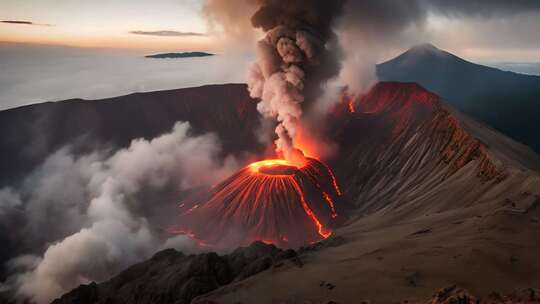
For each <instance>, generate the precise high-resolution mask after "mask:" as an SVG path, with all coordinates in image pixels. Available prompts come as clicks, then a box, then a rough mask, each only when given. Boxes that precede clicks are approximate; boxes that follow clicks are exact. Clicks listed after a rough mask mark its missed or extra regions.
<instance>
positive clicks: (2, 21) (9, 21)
mask: <svg viewBox="0 0 540 304" xmlns="http://www.w3.org/2000/svg"><path fill="white" fill-rule="evenodd" d="M0 22H1V23H8V24H19V25H35V26H52V24H42V23H34V22H31V21H25V20H1V21H0Z"/></svg>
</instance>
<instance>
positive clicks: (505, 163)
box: [334, 83, 540, 212]
mask: <svg viewBox="0 0 540 304" xmlns="http://www.w3.org/2000/svg"><path fill="white" fill-rule="evenodd" d="M354 105H355V107H356V110H355V113H350V112H345V111H342V112H341V114H338V115H339V116H338V117H339V119H340V120H346V122H345V123H342V124H338V125H336V126H335V127H334V128H335V129H334V132H335V135H334V138H335V139H336V140H337V141H338V143H339V146H340V148H341V151H340V153H339V155H340V159H341V158H343V157H344V158H345V159H344V162H338V163H337V164H336V165H337V166H338V168H339V169H338V168H337V169H338V170H340V169H341V168H342V169H341V170H340V171H341V174H342V177H343V178H345V179H346V180H348V181H349V182H348V183H346V184H345V185H344V190H345V192H346V193H348V194H349V195H350V196H351V197H352V198H353V199H354V200H355V202H356V204H357V205H358V206H359V207H360V209H361V210H362V211H364V212H368V211H377V210H380V209H383V208H390V207H392V208H397V207H400V208H403V204H405V203H407V204H410V203H413V202H414V201H415V200H417V199H421V200H422V199H425V198H428V197H429V196H430V195H431V196H434V197H436V196H437V195H439V194H440V193H441V192H443V191H445V189H446V188H445V185H451V186H452V187H455V186H457V185H461V184H463V186H467V188H464V189H461V191H458V189H456V191H455V194H453V195H456V194H457V195H459V196H460V197H461V200H460V201H462V202H461V204H464V205H465V204H468V203H473V202H475V201H478V200H480V199H481V197H482V196H483V195H485V194H486V191H487V190H489V189H491V188H492V187H494V186H495V185H499V184H504V181H505V180H507V179H511V177H512V175H513V173H517V172H523V171H528V170H538V169H539V168H540V160H539V157H538V155H536V154H535V153H534V152H532V151H531V150H530V149H529V148H527V147H525V146H523V145H521V144H518V143H516V142H514V141H512V140H510V139H508V138H506V137H505V136H503V135H501V134H499V133H497V132H495V131H493V130H492V129H490V128H489V127H487V126H485V125H483V124H481V123H478V122H474V121H473V120H471V119H469V118H467V117H466V116H465V115H463V114H460V113H458V112H457V111H455V110H453V109H451V108H450V107H449V106H448V105H446V104H444V102H443V101H442V100H441V99H440V97H438V96H437V95H434V94H433V93H430V92H428V91H426V90H425V89H423V88H422V87H420V86H418V85H417V84H413V83H379V84H378V85H376V86H375V87H374V88H373V89H372V90H371V91H370V92H369V93H368V94H366V95H365V96H362V97H361V98H359V99H358V100H356V101H354ZM359 132H360V133H361V134H360V135H358V133H359ZM351 163H353V164H355V165H354V166H351ZM463 175H466V177H462V178H459V177H461V176H463ZM474 185H479V186H480V185H482V187H480V188H475V187H474ZM465 189H470V190H471V191H465V192H466V194H467V195H468V196H470V197H468V196H464V194H462V193H461V192H462V191H463V190H465ZM473 189H474V190H477V191H478V192H477V191H472V190H473ZM447 191H448V192H449V194H452V193H451V192H452V191H450V190H447ZM458 193H459V194H458ZM455 198H456V197H455V196H452V195H447V196H443V198H441V199H442V201H441V199H438V201H439V202H438V204H436V205H434V204H425V205H424V206H422V208H429V209H431V210H442V209H445V208H450V207H457V202H455Z"/></svg>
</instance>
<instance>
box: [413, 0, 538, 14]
mask: <svg viewBox="0 0 540 304" xmlns="http://www.w3.org/2000/svg"><path fill="white" fill-rule="evenodd" d="M421 2H423V3H424V4H425V5H426V6H427V7H428V8H431V9H433V10H434V11H436V12H438V13H440V14H444V15H457V16H481V17H501V16H508V15H513V14H520V13H525V12H531V11H538V10H540V1H537V0H511V1H508V0H468V1H467V0H461V1H446V0H423V1H421Z"/></svg>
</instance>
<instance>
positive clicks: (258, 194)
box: [178, 158, 344, 247]
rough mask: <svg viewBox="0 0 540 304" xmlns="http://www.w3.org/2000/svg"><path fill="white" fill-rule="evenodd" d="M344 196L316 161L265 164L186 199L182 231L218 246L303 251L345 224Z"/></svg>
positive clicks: (330, 176) (275, 160)
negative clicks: (270, 246) (341, 211)
mask: <svg viewBox="0 0 540 304" xmlns="http://www.w3.org/2000/svg"><path fill="white" fill-rule="evenodd" d="M340 195H341V192H340V191H339V187H338V186H337V181H336V180H335V176H334V175H333V173H332V171H331V170H330V168H328V166H326V165H325V164H323V163H322V162H320V161H318V160H315V159H312V158H305V163H303V164H301V165H298V166H294V165H291V164H290V163H289V162H287V161H285V160H282V159H274V160H263V161H260V162H256V163H253V164H250V165H248V166H247V167H245V168H244V169H242V170H240V171H239V172H237V173H236V174H234V175H233V176H231V177H229V178H228V179H227V180H225V181H223V182H222V183H220V184H218V185H217V186H215V187H213V188H212V189H210V191H209V193H204V194H201V193H200V194H198V195H195V196H194V197H191V198H189V199H187V200H186V201H184V202H183V203H182V204H181V207H180V210H181V218H180V223H182V227H180V228H179V229H178V230H181V231H189V232H190V234H191V235H192V236H193V237H194V238H195V237H196V239H197V240H203V241H204V243H205V244H211V245H213V246H215V247H235V246H239V245H245V244H249V243H251V242H253V241H255V240H261V241H264V242H266V243H274V244H277V245H278V246H282V247H299V246H302V245H305V244H308V243H313V242H317V241H320V240H322V239H325V238H327V237H329V236H330V235H331V234H332V229H333V228H334V227H336V226H337V225H338V224H339V223H341V222H342V221H343V220H344V219H343V218H342V217H341V216H338V214H339V213H338V211H337V210H336V209H339V208H340Z"/></svg>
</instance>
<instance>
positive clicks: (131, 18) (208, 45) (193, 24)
mask: <svg viewBox="0 0 540 304" xmlns="http://www.w3.org/2000/svg"><path fill="white" fill-rule="evenodd" d="M480 2H481V1H480ZM202 6H203V0H160V1H149V0H114V1H110V0H94V1H87V0H86V1H83V0H25V1H21V0H0V7H1V10H0V20H2V21H24V22H30V23H32V24H26V23H5V22H2V23H0V41H4V42H21V43H32V44H53V45H69V46H78V47H94V48H139V49H156V50H157V49H159V50H186V51H187V50H208V51H211V50H221V49H222V48H223V45H222V44H220V43H219V37H217V36H216V35H209V34H207V33H208V32H209V29H208V26H207V22H206V21H205V19H204V18H203V14H202V12H201V11H202ZM539 28H540V15H539V13H538V11H533V12H530V13H527V11H525V12H521V13H519V14H511V15H508V16H506V15H505V16H494V17H493V18H485V16H480V17H479V16H474V15H473V16H456V15H448V14H444V13H442V14H441V13H440V12H439V14H432V15H430V16H429V18H428V22H427V25H426V27H425V28H424V29H422V31H421V34H419V32H418V31H415V34H414V35H415V37H412V39H410V41H408V43H404V44H403V45H400V46H399V47H398V48H396V49H391V50H389V53H388V54H387V55H386V57H388V58H389V57H391V56H393V55H396V54H397V53H398V52H400V51H403V49H404V48H407V47H409V46H410V44H413V43H418V42H431V43H433V44H435V45H436V46H438V47H440V48H443V49H446V50H448V51H451V52H453V53H456V54H457V55H459V56H462V57H465V58H467V59H469V60H476V61H483V62H485V61H505V62H506V61H511V62H540V38H538V37H539V36H538V33H537V30H538V29H539ZM218 36H219V35H218Z"/></svg>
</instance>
